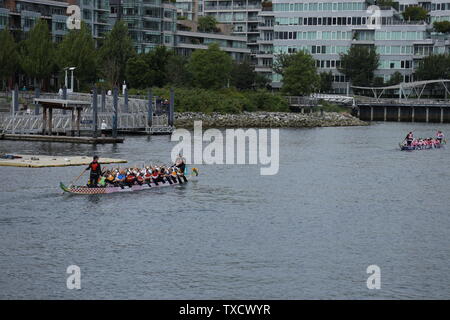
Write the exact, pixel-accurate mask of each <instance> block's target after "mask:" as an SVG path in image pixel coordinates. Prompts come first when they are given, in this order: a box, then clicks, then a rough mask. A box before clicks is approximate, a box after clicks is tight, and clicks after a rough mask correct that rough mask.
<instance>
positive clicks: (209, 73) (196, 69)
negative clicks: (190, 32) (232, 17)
mask: <svg viewBox="0 0 450 320" xmlns="http://www.w3.org/2000/svg"><path fill="white" fill-rule="evenodd" d="M232 63H233V62H232V59H231V57H230V56H229V55H228V54H227V53H226V52H224V51H222V50H220V48H219V45H218V44H217V43H212V44H210V45H209V47H208V49H207V50H196V51H194V52H193V53H192V56H191V58H190V59H189V63H188V71H189V72H190V73H191V74H192V83H193V85H194V86H196V87H200V88H205V89H220V88H223V87H225V86H227V85H228V83H229V80H230V74H231V69H232Z"/></svg>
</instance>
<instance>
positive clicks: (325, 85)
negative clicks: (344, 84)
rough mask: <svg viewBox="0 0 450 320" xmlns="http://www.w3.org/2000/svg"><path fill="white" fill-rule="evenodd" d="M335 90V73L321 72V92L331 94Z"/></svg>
mask: <svg viewBox="0 0 450 320" xmlns="http://www.w3.org/2000/svg"><path fill="white" fill-rule="evenodd" d="M331 89H333V73H332V72H331V71H329V72H321V73H320V92H331Z"/></svg>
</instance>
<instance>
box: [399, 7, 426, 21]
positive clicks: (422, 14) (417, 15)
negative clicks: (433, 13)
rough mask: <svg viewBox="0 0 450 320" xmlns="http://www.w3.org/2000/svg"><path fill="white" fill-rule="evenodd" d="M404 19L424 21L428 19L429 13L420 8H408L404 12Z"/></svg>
mask: <svg viewBox="0 0 450 320" xmlns="http://www.w3.org/2000/svg"><path fill="white" fill-rule="evenodd" d="M403 18H404V19H405V20H410V21H424V20H426V19H427V18H428V11H427V10H425V9H424V8H422V7H419V6H411V7H407V8H406V9H405V11H403Z"/></svg>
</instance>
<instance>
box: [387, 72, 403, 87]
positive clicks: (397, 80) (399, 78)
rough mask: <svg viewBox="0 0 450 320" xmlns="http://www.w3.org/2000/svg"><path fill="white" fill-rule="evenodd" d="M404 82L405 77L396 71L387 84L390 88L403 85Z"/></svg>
mask: <svg viewBox="0 0 450 320" xmlns="http://www.w3.org/2000/svg"><path fill="white" fill-rule="evenodd" d="M402 82H403V75H402V74H401V73H400V72H398V71H395V72H394V73H393V74H392V75H391V78H390V79H389V81H388V82H387V83H386V84H387V85H388V86H394V85H396V84H399V83H402Z"/></svg>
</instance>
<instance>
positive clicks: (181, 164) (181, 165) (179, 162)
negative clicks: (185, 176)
mask: <svg viewBox="0 0 450 320" xmlns="http://www.w3.org/2000/svg"><path fill="white" fill-rule="evenodd" d="M175 167H177V168H178V169H180V171H181V172H182V173H184V170H185V169H186V158H185V157H183V155H182V154H181V153H179V154H178V157H177V158H176V160H175Z"/></svg>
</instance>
